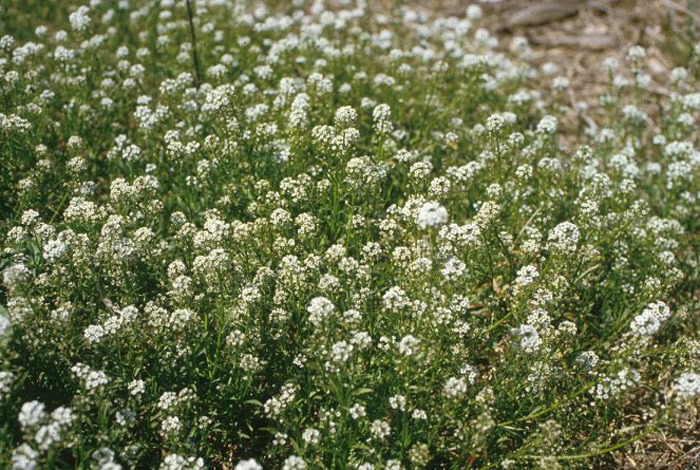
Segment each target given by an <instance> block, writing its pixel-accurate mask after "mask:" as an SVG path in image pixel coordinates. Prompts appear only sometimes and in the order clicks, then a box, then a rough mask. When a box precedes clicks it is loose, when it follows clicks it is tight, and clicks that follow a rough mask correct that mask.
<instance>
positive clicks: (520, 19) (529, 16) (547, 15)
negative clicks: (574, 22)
mask: <svg viewBox="0 0 700 470" xmlns="http://www.w3.org/2000/svg"><path fill="white" fill-rule="evenodd" d="M585 6H586V2H585V1H584V0H554V1H547V2H542V3H535V4H531V5H529V6H526V7H525V8H522V9H520V10H518V11H516V12H514V13H513V14H511V15H510V16H509V17H508V18H507V19H506V24H505V26H506V28H519V27H524V26H537V25H541V24H546V23H551V22H553V21H559V20H561V19H564V18H568V17H569V16H573V15H575V14H577V13H578V12H579V10H580V9H581V8H583V7H585Z"/></svg>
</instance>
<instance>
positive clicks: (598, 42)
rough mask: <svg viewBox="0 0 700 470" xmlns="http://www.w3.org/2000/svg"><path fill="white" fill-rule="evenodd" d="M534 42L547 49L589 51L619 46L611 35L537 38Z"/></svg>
mask: <svg viewBox="0 0 700 470" xmlns="http://www.w3.org/2000/svg"><path fill="white" fill-rule="evenodd" d="M532 42H533V43H534V44H537V45H540V46H545V47H572V48H577V49H585V50H589V51H601V50H605V49H612V48H614V47H617V45H618V41H617V38H616V37H615V36H613V35H611V34H584V35H580V36H572V35H556V36H535V37H532Z"/></svg>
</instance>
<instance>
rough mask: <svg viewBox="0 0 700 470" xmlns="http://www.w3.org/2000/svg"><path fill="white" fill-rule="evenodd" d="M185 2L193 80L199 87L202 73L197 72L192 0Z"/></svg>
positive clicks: (197, 62) (197, 63)
mask: <svg viewBox="0 0 700 470" xmlns="http://www.w3.org/2000/svg"><path fill="white" fill-rule="evenodd" d="M185 2H186V3H187V17H188V20H189V22H190V39H191V41H192V60H193V61H194V80H195V85H197V87H199V85H200V84H201V83H202V75H201V73H200V72H199V56H198V55H197V35H196V34H195V32H194V19H193V18H194V13H193V11H192V0H185Z"/></svg>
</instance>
